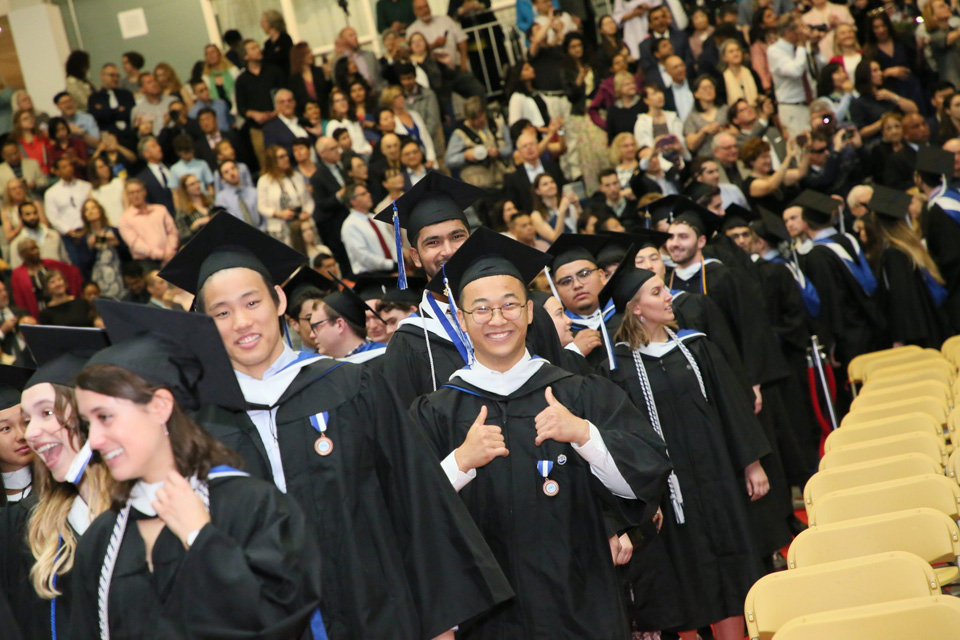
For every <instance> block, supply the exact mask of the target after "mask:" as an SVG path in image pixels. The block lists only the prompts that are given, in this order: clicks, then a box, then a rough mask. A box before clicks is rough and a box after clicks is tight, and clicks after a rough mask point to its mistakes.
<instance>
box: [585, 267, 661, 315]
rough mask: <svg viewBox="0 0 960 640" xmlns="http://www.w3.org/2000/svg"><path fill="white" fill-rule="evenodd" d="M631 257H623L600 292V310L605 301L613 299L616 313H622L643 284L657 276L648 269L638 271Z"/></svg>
mask: <svg viewBox="0 0 960 640" xmlns="http://www.w3.org/2000/svg"><path fill="white" fill-rule="evenodd" d="M633 260H634V259H633V256H630V255H628V256H625V257H624V259H623V261H622V262H621V263H620V266H619V267H617V270H616V272H614V274H613V275H612V276H610V279H609V280H607V284H605V285H604V286H603V289H601V290H600V296H599V298H600V306H601V308H602V307H603V306H604V305H606V304H607V300H610V299H611V298H612V299H613V304H614V306H615V307H616V308H617V312H618V313H623V312H624V311H625V310H626V308H627V303H628V302H630V301H631V300H632V299H633V296H635V295H637V291H638V290H639V289H640V287H642V286H643V283H644V282H646V281H647V280H649V279H650V278H653V277H654V276H656V275H657V274H655V273H654V272H653V271H650V270H648V269H638V268H637V267H636V266H634V264H633Z"/></svg>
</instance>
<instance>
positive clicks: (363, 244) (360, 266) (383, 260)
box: [340, 209, 397, 274]
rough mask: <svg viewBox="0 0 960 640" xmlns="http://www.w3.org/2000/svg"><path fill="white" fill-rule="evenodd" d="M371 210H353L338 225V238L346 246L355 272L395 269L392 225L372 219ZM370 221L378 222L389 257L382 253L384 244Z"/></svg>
mask: <svg viewBox="0 0 960 640" xmlns="http://www.w3.org/2000/svg"><path fill="white" fill-rule="evenodd" d="M373 216H374V214H373V213H361V212H360V211H357V210H356V209H352V210H351V211H350V215H348V216H347V218H346V220H344V221H343V225H341V227H340V239H341V240H342V241H343V246H344V247H345V248H346V249H347V257H348V258H349V259H350V266H351V267H352V268H353V272H354V273H355V274H360V273H366V272H368V271H389V270H392V269H394V268H395V266H396V262H397V248H396V243H395V242H394V233H393V226H392V225H389V224H387V223H385V222H380V221H378V220H374V219H373ZM370 221H373V224H375V225H377V228H378V229H379V230H380V235H381V236H382V237H383V241H384V243H386V245H387V249H388V253H389V254H390V257H389V258H387V257H386V256H384V254H383V247H382V246H381V244H380V240H379V239H378V238H377V234H376V232H375V231H374V230H373V227H372V226H370Z"/></svg>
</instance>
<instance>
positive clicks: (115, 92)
mask: <svg viewBox="0 0 960 640" xmlns="http://www.w3.org/2000/svg"><path fill="white" fill-rule="evenodd" d="M135 105H136V102H135V100H134V98H133V94H132V93H131V92H129V91H127V90H126V89H122V88H121V87H120V70H119V69H117V66H116V65H115V64H113V63H112V62H108V63H106V64H104V65H103V67H102V68H101V69H100V90H99V91H95V92H94V93H93V94H92V95H91V96H90V101H89V103H88V105H87V108H88V110H89V111H90V115H92V116H93V117H94V119H95V120H96V121H97V126H98V127H100V131H101V132H103V133H106V132H110V133H112V134H113V135H115V136H116V137H117V139H118V140H122V141H123V146H124V147H127V148H128V149H131V150H133V149H134V148H136V133H135V131H134V129H133V128H132V126H131V125H132V122H131V120H130V118H131V117H132V112H133V108H134V106H135Z"/></svg>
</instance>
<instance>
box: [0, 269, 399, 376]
mask: <svg viewBox="0 0 960 640" xmlns="http://www.w3.org/2000/svg"><path fill="white" fill-rule="evenodd" d="M25 315H27V312H26V311H25V310H24V309H21V308H20V307H15V306H12V305H11V304H10V294H9V292H8V291H7V285H5V284H4V283H3V282H2V281H0V352H2V353H3V354H4V355H6V356H12V357H16V356H18V355H19V354H20V353H22V352H23V350H24V349H26V343H25V342H24V341H23V339H22V338H19V331H18V330H17V328H18V326H19V324H20V318H22V317H23V316H25ZM394 328H396V327H394Z"/></svg>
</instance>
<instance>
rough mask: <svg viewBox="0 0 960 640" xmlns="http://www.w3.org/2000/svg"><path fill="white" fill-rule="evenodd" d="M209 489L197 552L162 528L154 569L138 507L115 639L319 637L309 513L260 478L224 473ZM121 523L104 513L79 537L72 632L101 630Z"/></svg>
mask: <svg viewBox="0 0 960 640" xmlns="http://www.w3.org/2000/svg"><path fill="white" fill-rule="evenodd" d="M209 489H210V519H211V522H210V524H208V525H207V526H205V527H204V528H203V529H202V530H201V531H200V535H199V536H197V539H196V541H195V542H194V544H193V546H192V547H191V548H190V549H189V550H186V549H184V547H183V543H181V542H180V539H179V538H177V537H176V536H175V535H174V534H173V532H171V531H170V530H169V529H167V528H164V529H163V530H161V532H160V535H159V536H158V537H157V540H156V542H155V544H154V547H153V572H152V573H151V572H150V570H149V569H148V567H147V562H146V557H145V549H144V542H143V538H142V537H141V536H140V531H139V529H138V528H137V524H136V518H137V512H135V511H131V514H130V520H129V522H128V523H127V528H126V531H125V532H124V536H123V541H122V542H121V544H120V550H119V555H118V556H117V562H116V565H115V568H114V571H113V578H112V582H111V585H110V594H109V601H108V602H109V622H110V637H111V638H112V639H114V640H123V639H130V640H133V639H137V640H142V639H146V638H157V639H159V638H163V639H167V638H169V639H171V640H172V639H173V638H177V639H187V638H197V639H200V638H204V639H207V638H223V639H227V638H270V639H275V640H291V639H296V638H301V637H312V636H309V623H310V617H311V615H312V613H313V611H314V610H315V609H316V607H317V605H318V603H319V600H320V594H319V588H320V587H319V584H318V580H317V576H319V573H320V569H319V566H318V563H319V557H318V555H317V553H316V549H315V547H314V543H313V540H312V539H311V537H310V536H309V535H308V528H307V527H306V523H305V521H304V517H303V512H302V511H301V510H300V509H299V508H298V507H297V505H296V504H295V503H294V502H293V501H292V500H290V499H289V498H288V497H287V496H285V495H284V494H282V493H280V492H279V491H277V490H276V488H275V487H273V486H271V485H269V484H267V483H265V482H263V481H261V480H258V479H256V478H250V477H225V478H217V479H213V480H212V481H210V483H209ZM116 520H117V512H116V511H113V510H110V511H106V512H105V513H102V514H101V515H100V516H99V517H98V518H97V519H96V520H94V521H93V524H91V525H90V528H89V529H87V532H86V533H85V534H84V536H83V537H82V538H81V539H80V546H79V548H78V550H77V559H76V563H75V565H74V572H75V574H76V575H75V576H74V583H73V586H74V590H75V595H74V605H73V608H72V615H71V619H70V629H71V631H70V636H69V637H70V638H71V639H73V638H76V639H78V640H88V639H90V640H93V639H95V638H99V637H100V631H99V624H98V608H97V587H98V584H99V580H100V571H101V568H102V566H103V559H104V556H105V555H106V551H107V545H108V543H109V542H110V537H111V534H112V532H113V528H114V524H115V523H116ZM305 634H306V635H305Z"/></svg>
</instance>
